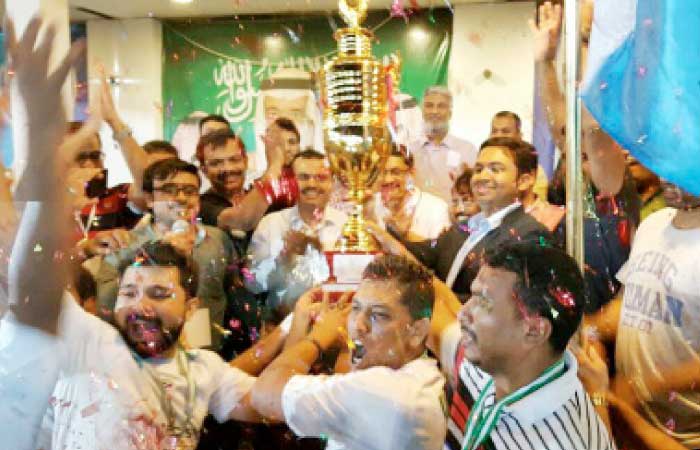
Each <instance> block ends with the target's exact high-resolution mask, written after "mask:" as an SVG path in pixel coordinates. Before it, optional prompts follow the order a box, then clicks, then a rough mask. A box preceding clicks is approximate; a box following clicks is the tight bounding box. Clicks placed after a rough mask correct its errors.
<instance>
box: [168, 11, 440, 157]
mask: <svg viewBox="0 0 700 450" xmlns="http://www.w3.org/2000/svg"><path fill="white" fill-rule="evenodd" d="M365 26H366V27H367V28H369V29H372V30H373V31H374V33H375V35H376V38H377V39H376V42H375V44H374V54H375V56H376V57H377V58H382V57H384V56H386V55H389V54H391V53H394V52H397V51H398V52H399V54H400V58H401V61H402V75H401V91H402V93H405V94H408V95H410V96H413V97H414V98H416V99H418V100H419V99H420V97H421V96H422V93H423V90H424V89H425V88H426V87H427V86H429V85H433V84H446V82H447V65H448V61H449V54H450V44H451V37H452V15H451V14H450V12H449V11H448V10H446V9H437V8H436V9H434V10H432V11H430V12H429V13H428V11H425V12H424V13H423V14H422V15H416V16H413V17H411V20H410V22H408V23H407V22H406V21H404V20H403V19H402V18H392V17H390V16H389V14H388V12H386V11H376V12H372V13H370V14H369V16H368V18H367V21H366V22H365ZM339 27H342V21H341V19H339V18H338V17H337V16H330V15H329V16H294V17H289V16H264V17H260V16H256V17H245V18H244V17H240V18H237V19H235V20H225V21H222V20H215V21H206V22H171V21H168V22H165V23H164V24H163V53H164V65H163V119H164V120H163V122H164V127H165V130H164V131H165V133H164V134H165V137H166V138H168V139H173V140H174V142H175V143H176V145H177V143H178V141H180V142H181V143H182V142H185V141H190V142H189V143H188V144H182V145H184V146H185V147H189V146H191V145H192V143H191V141H192V140H193V139H196V123H197V120H198V118H199V117H201V116H202V115H203V114H206V113H217V114H221V115H223V116H225V117H226V118H227V119H228V120H230V121H231V122H232V123H233V127H234V131H236V132H237V133H238V134H240V135H241V136H242V138H243V140H244V142H245V143H246V146H247V148H248V150H249V151H253V150H254V149H255V148H256V141H257V142H258V143H259V142H260V141H259V139H257V137H258V136H259V135H260V134H261V133H262V130H264V127H265V121H266V120H267V121H268V122H269V120H270V118H271V117H272V118H274V116H275V115H289V116H292V117H291V118H293V119H294V120H295V122H297V125H298V126H300V125H301V126H300V129H301V130H302V134H304V133H305V132H307V131H308V132H309V133H313V134H315V138H314V137H307V139H306V140H307V142H306V145H313V144H314V142H318V138H319V136H320V132H319V130H318V129H316V130H315V131H310V130H306V128H307V127H305V126H304V125H303V124H302V122H304V120H307V121H308V122H309V126H308V128H313V127H314V126H315V127H316V128H319V126H318V121H317V122H316V123H313V118H312V117H311V116H313V115H314V114H317V113H318V112H317V109H318V106H317V101H316V99H317V93H315V94H316V95H314V90H315V83H314V82H313V75H312V76H311V79H309V74H314V73H315V72H317V71H318V69H320V68H321V67H322V66H323V64H324V63H325V62H326V61H328V60H329V59H331V58H332V57H333V56H334V54H335V51H336V42H335V40H334V39H333V31H334V29H337V28H339ZM304 92H308V93H309V95H308V96H307V97H308V98H307V99H304V96H303V95H302V94H303V93H304ZM273 93H274V94H275V96H272V97H273V98H272V100H270V101H267V100H265V101H262V100H263V98H266V96H271V94H273ZM295 93H296V95H295ZM277 94H280V95H277ZM284 95H287V97H286V98H284ZM261 108H262V109H263V111H261V110H260V109H261ZM313 109H316V112H315V113H314V112H313V111H310V110H313ZM188 127H189V128H188ZM302 144H304V137H302ZM258 145H259V144H258ZM187 153H189V152H187ZM187 156H189V155H187Z"/></svg>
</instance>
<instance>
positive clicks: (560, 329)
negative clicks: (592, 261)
mask: <svg viewBox="0 0 700 450" xmlns="http://www.w3.org/2000/svg"><path fill="white" fill-rule="evenodd" d="M485 263H486V264H487V265H488V266H489V267H493V268H500V269H504V270H507V271H508V272H513V273H515V275H516V276H517V282H516V284H515V286H514V292H515V294H516V296H517V298H518V299H519V300H521V301H522V303H523V304H524V306H525V308H526V309H527V311H528V312H529V313H532V314H537V315H539V316H542V317H544V318H546V319H548V320H549V321H550V322H551V324H552V334H551V336H550V337H549V343H550V345H551V346H552V348H553V349H554V351H555V352H557V353H561V352H563V351H564V350H565V349H566V346H567V345H568V343H569V339H571V336H573V335H574V333H575V332H576V330H577V329H578V327H579V324H580V322H581V317H582V315H583V306H584V304H585V301H586V293H585V290H584V285H583V276H582V275H581V270H580V269H579V267H578V264H576V261H575V260H574V259H573V258H572V257H571V256H569V255H568V254H566V253H565V252H564V251H563V250H560V249H558V248H556V247H552V246H551V245H549V244H548V243H546V242H538V241H535V240H526V241H521V242H515V243H508V244H505V245H503V246H501V247H498V248H494V249H491V250H490V251H488V252H487V253H486V255H485Z"/></svg>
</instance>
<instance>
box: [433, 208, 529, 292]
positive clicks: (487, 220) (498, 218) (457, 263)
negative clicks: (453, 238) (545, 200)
mask: <svg viewBox="0 0 700 450" xmlns="http://www.w3.org/2000/svg"><path fill="white" fill-rule="evenodd" d="M519 206H520V202H515V203H512V204H510V205H508V206H506V207H505V208H503V209H500V210H498V211H496V212H495V213H493V214H491V215H490V216H488V217H486V216H485V215H484V213H483V212H480V213H478V214H476V215H474V216H472V217H470V218H469V221H468V222H467V224H468V229H469V237H468V238H467V240H466V241H464V244H462V247H461V248H460V249H459V251H458V252H457V256H455V259H454V261H452V267H450V271H449V272H448V274H447V278H446V279H445V284H447V286H449V287H452V284H453V283H454V281H455V279H456V278H457V275H458V274H459V271H460V269H461V268H462V265H463V264H464V259H465V258H466V257H467V255H468V254H469V252H470V251H471V250H472V249H473V248H474V246H475V245H476V244H478V243H479V241H481V240H482V239H483V238H484V236H486V235H487V234H488V232H489V231H491V230H493V229H494V228H498V227H499V226H500V225H501V222H502V221H503V218H504V217H505V216H507V215H508V213H510V212H511V211H514V210H515V209H516V208H518V207H519Z"/></svg>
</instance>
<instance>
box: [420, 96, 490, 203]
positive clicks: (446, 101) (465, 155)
mask: <svg viewBox="0 0 700 450" xmlns="http://www.w3.org/2000/svg"><path fill="white" fill-rule="evenodd" d="M451 117H452V94H451V93H450V91H449V90H448V89H447V88H446V87H444V86H431V87H429V88H428V89H426V90H425V93H424V94H423V127H424V129H423V132H424V137H423V138H421V139H419V140H416V141H414V142H412V143H411V144H410V145H409V148H408V150H409V153H410V154H411V155H413V156H414V158H415V160H416V179H415V181H416V186H418V187H419V188H420V189H422V190H423V191H428V192H430V193H431V194H435V195H437V196H438V197H440V198H442V199H443V200H444V201H445V202H449V201H450V198H451V197H450V192H451V189H452V183H453V181H454V180H455V179H456V178H457V177H458V176H459V175H460V174H461V172H462V170H463V168H464V167H465V166H468V167H472V166H473V165H474V162H475V161H476V155H477V148H476V147H475V146H474V144H472V143H471V142H468V141H465V140H462V139H459V138H458V137H456V136H454V135H452V134H450V133H449V130H450V118H451Z"/></svg>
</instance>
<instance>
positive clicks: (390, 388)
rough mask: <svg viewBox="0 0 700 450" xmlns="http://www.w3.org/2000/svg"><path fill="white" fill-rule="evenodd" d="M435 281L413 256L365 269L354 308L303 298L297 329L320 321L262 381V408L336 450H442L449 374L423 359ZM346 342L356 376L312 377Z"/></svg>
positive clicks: (255, 396)
mask: <svg viewBox="0 0 700 450" xmlns="http://www.w3.org/2000/svg"><path fill="white" fill-rule="evenodd" d="M431 278H432V276H431V274H430V273H429V272H428V271H427V270H425V269H423V268H422V267H421V266H420V265H418V264H416V263H413V262H411V261H410V260H408V259H407V258H403V257H397V256H393V255H385V256H379V257H377V258H376V259H374V260H373V261H372V262H371V263H370V264H369V265H368V266H367V268H366V269H365V271H364V273H363V279H362V282H361V283H360V286H359V288H358V290H357V292H356V293H355V295H354V297H353V298H352V302H351V304H350V302H349V301H348V299H349V295H345V296H344V297H343V298H341V299H340V300H339V301H338V302H337V303H332V302H331V301H330V300H329V296H328V295H327V294H325V295H324V298H323V300H322V301H321V303H320V304H319V303H315V301H316V300H315V299H316V298H317V294H320V293H321V292H320V291H318V290H314V291H310V292H308V293H307V294H304V296H303V297H302V298H301V299H300V300H299V303H298V305H299V307H298V308H297V309H296V312H295V316H294V321H295V322H297V323H295V324H293V325H292V327H293V329H299V328H301V329H303V330H306V329H308V328H309V326H311V324H312V323H313V326H312V329H311V332H310V333H309V334H308V335H307V336H306V337H305V338H303V339H301V340H300V341H298V342H297V343H296V344H294V345H293V346H291V347H288V348H286V349H285V351H284V352H283V353H282V354H281V355H280V356H279V357H278V358H277V359H276V360H275V361H274V362H273V363H271V364H270V366H269V367H268V368H267V369H266V370H265V371H264V372H263V373H262V374H261V375H260V377H259V378H258V381H257V382H256V384H255V386H254V388H253V391H252V402H253V405H254V406H255V408H256V409H257V410H258V411H259V412H260V413H261V414H263V415H264V416H266V417H267V418H268V419H271V420H277V421H281V420H284V421H285V422H287V424H288V425H289V427H290V428H291V429H292V430H293V431H294V432H295V433H296V434H297V435H299V436H327V437H328V439H329V441H328V447H327V448H328V449H329V450H340V449H344V450H355V449H357V450H360V449H362V450H399V449H401V450H419V449H420V450H424V449H425V450H437V449H439V448H440V447H441V445H442V442H443V440H444V436H445V416H444V412H443V408H442V396H443V393H442V389H443V386H444V378H443V377H442V375H441V374H440V372H439V370H438V369H437V365H436V361H435V360H433V359H431V358H428V357H426V356H425V342H426V338H427V336H428V332H429V327H430V314H431V311H432V305H433V300H434V291H433V285H432V283H431ZM315 306H318V307H315ZM348 314H349V315H348ZM312 317H315V319H314V322H312V320H311V318H312ZM299 322H301V323H299ZM346 326H347V333H348V334H349V336H346V331H345V327H346ZM346 345H347V346H349V348H350V350H351V353H352V357H351V367H352V368H351V371H350V373H347V374H335V375H305V374H307V373H308V372H309V370H310V368H311V366H312V364H313V363H314V361H315V360H316V359H317V358H318V357H319V356H320V355H321V353H322V352H325V351H326V350H328V349H330V348H335V347H338V348H342V347H345V346H346Z"/></svg>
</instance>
